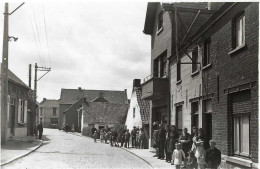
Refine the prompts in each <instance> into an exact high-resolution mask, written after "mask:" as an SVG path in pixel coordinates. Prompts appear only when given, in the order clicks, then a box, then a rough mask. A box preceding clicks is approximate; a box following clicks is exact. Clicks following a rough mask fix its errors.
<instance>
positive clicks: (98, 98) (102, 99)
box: [91, 97, 109, 102]
mask: <svg viewBox="0 0 260 169" xmlns="http://www.w3.org/2000/svg"><path fill="white" fill-rule="evenodd" d="M91 102H109V101H108V100H107V99H106V98H104V97H97V98H95V99H94V100H92V101H91Z"/></svg>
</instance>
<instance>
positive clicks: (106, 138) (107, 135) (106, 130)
mask: <svg viewBox="0 0 260 169" xmlns="http://www.w3.org/2000/svg"><path fill="white" fill-rule="evenodd" d="M108 132H109V128H108V126H107V125H106V126H105V130H104V134H105V143H106V144H108V143H107V140H108V139H109V133H108Z"/></svg>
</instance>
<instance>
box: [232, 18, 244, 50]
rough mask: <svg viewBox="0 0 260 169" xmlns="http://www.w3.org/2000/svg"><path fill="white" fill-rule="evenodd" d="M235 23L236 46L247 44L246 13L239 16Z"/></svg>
mask: <svg viewBox="0 0 260 169" xmlns="http://www.w3.org/2000/svg"><path fill="white" fill-rule="evenodd" d="M234 24H235V37H236V38H235V40H236V43H235V44H236V46H235V47H239V46H242V45H244V44H245V13H243V14H241V15H240V16H239V17H237V19H236V20H235V23H234Z"/></svg>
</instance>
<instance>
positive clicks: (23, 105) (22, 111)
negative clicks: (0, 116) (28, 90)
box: [18, 99, 27, 123]
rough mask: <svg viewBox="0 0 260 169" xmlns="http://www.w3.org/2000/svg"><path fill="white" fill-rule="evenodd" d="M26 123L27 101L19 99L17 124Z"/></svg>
mask: <svg viewBox="0 0 260 169" xmlns="http://www.w3.org/2000/svg"><path fill="white" fill-rule="evenodd" d="M26 121H27V101H24V100H21V99H19V107H18V123H26Z"/></svg>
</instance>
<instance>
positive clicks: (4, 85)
mask: <svg viewBox="0 0 260 169" xmlns="http://www.w3.org/2000/svg"><path fill="white" fill-rule="evenodd" d="M8 17H9V13H8V3H5V13H4V38H3V57H2V66H1V77H2V78H1V144H2V145H5V144H6V142H7V120H8V119H7V113H8V112H7V97H8Z"/></svg>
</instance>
